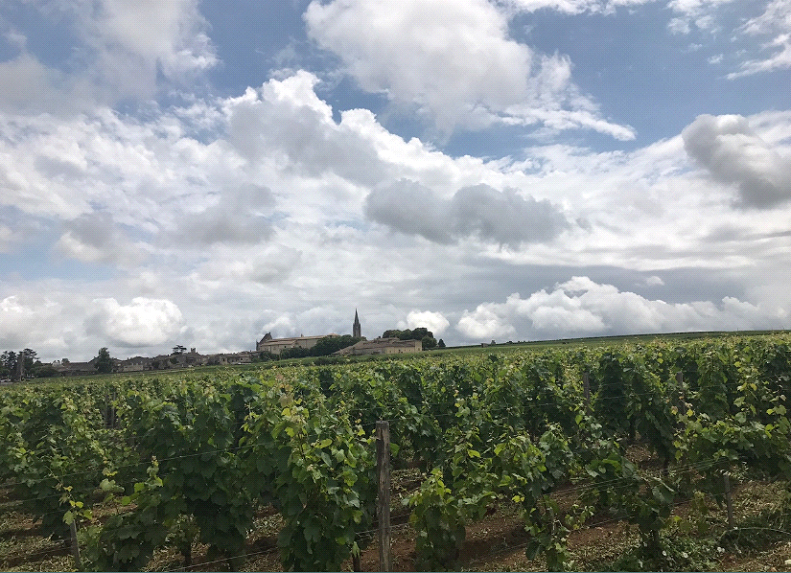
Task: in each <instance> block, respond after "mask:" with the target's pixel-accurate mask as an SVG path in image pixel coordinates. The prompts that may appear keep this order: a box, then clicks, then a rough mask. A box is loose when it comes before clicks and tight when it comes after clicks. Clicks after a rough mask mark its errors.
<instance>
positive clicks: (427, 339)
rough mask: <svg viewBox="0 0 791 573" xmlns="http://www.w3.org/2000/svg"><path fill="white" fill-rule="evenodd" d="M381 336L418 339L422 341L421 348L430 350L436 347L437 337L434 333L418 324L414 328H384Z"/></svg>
mask: <svg viewBox="0 0 791 573" xmlns="http://www.w3.org/2000/svg"><path fill="white" fill-rule="evenodd" d="M382 338H398V339H400V340H420V341H421V342H423V350H431V349H432V348H436V347H437V339H436V338H434V333H433V332H431V331H430V330H429V329H428V328H426V327H425V326H419V327H418V328H415V329H414V330H409V329H408V328H407V329H406V330H396V329H392V330H385V331H384V333H383V334H382Z"/></svg>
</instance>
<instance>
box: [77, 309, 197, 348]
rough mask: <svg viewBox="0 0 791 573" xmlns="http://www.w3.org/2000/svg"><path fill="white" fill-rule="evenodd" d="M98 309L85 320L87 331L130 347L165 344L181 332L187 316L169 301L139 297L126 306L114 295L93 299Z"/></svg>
mask: <svg viewBox="0 0 791 573" xmlns="http://www.w3.org/2000/svg"><path fill="white" fill-rule="evenodd" d="M94 305H95V306H96V310H95V312H94V314H93V315H92V316H91V317H89V318H88V319H86V324H85V327H86V331H88V333H89V334H92V335H95V336H98V337H101V336H106V337H107V338H108V339H109V340H110V341H111V342H112V343H114V344H117V345H119V346H127V347H145V346H154V345H157V344H162V343H164V342H166V341H168V340H170V339H172V338H173V337H174V336H176V335H177V334H178V333H179V332H180V331H181V327H182V324H183V322H184V319H183V317H182V315H181V311H180V310H179V307H178V306H176V305H175V304H174V303H172V302H171V301H169V300H165V299H150V298H144V297H136V298H133V299H132V302H131V303H130V304H127V305H122V304H120V303H119V302H118V301H117V300H116V299H114V298H99V299H95V300H94Z"/></svg>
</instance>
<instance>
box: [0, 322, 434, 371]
mask: <svg viewBox="0 0 791 573" xmlns="http://www.w3.org/2000/svg"><path fill="white" fill-rule="evenodd" d="M437 346H438V345H437V341H436V339H435V338H434V335H433V333H432V332H430V331H428V330H427V329H426V328H416V329H414V330H388V331H385V333H384V335H383V336H381V337H377V338H374V339H372V340H368V339H366V338H365V337H364V336H362V325H361V323H360V318H359V315H358V314H357V311H356V310H355V312H354V322H353V323H352V334H351V335H348V334H346V335H338V334H334V333H331V334H323V335H314V336H303V335H300V336H293V337H286V338H273V337H272V334H271V333H270V332H267V333H266V334H265V335H264V336H263V338H261V339H260V340H257V341H256V344H255V350H244V351H240V352H230V353H218V354H200V353H199V352H197V349H196V348H190V349H189V350H187V348H186V347H184V346H181V345H177V346H174V347H173V350H172V352H171V353H170V354H160V355H158V356H154V357H145V356H134V357H132V358H127V359H125V360H119V359H117V358H110V359H109V360H110V361H111V364H112V366H111V367H110V368H108V369H107V370H108V371H112V372H144V371H152V370H171V369H177V368H194V367H197V366H215V365H216V366H229V365H237V364H252V363H254V362H265V361H269V360H279V359H282V358H302V357H307V356H330V355H334V356H363V355H372V354H407V353H414V352H422V351H423V350H424V349H425V350H428V349H432V348H436V347H437ZM439 347H444V342H442V341H441V340H440V344H439ZM21 355H23V353H20V356H21ZM100 359H101V357H100V356H97V357H96V358H93V359H92V360H89V361H87V362H71V361H69V360H67V359H63V360H56V361H54V362H52V363H51V364H49V365H43V366H44V367H45V368H47V374H46V375H47V376H87V375H91V374H96V373H97V372H101V371H102V369H101V368H99V367H98V366H99V364H98V362H99V361H100ZM16 366H17V367H16V368H13V372H11V373H10V374H11V375H10V377H9V378H8V379H5V378H3V380H2V382H6V383H8V382H11V381H20V380H23V379H25V378H27V377H29V376H30V374H31V372H25V367H24V361H17V363H16Z"/></svg>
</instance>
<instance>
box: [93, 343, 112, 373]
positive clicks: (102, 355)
mask: <svg viewBox="0 0 791 573" xmlns="http://www.w3.org/2000/svg"><path fill="white" fill-rule="evenodd" d="M94 360H96V362H95V364H94V368H96V371H97V372H98V373H99V374H109V373H110V372H112V371H113V359H112V357H111V356H110V351H109V350H107V348H106V347H104V348H100V349H99V355H98V356H97V357H96V358H95V359H94Z"/></svg>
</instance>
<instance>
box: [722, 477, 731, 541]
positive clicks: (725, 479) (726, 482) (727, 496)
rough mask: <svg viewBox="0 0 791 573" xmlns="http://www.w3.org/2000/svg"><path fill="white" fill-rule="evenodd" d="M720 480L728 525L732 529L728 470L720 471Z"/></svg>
mask: <svg viewBox="0 0 791 573" xmlns="http://www.w3.org/2000/svg"><path fill="white" fill-rule="evenodd" d="M722 482H723V485H724V486H725V505H726V506H727V508H728V527H730V528H731V529H733V499H732V498H731V480H730V478H729V477H728V472H722Z"/></svg>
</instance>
